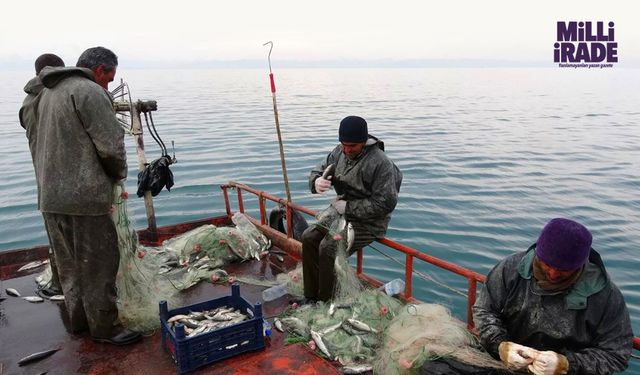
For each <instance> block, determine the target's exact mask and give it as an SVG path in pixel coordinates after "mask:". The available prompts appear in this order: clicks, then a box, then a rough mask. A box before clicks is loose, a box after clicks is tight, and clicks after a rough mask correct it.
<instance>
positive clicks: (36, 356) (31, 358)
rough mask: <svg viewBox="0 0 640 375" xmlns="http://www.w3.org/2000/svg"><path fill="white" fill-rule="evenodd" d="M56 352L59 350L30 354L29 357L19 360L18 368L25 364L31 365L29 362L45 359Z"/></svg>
mask: <svg viewBox="0 0 640 375" xmlns="http://www.w3.org/2000/svg"><path fill="white" fill-rule="evenodd" d="M58 350H60V348H55V349H49V350H45V351H42V352H37V353H33V354H30V355H28V356H26V357H24V358H22V359H21V360H19V361H18V366H22V365H26V364H27V363H31V362H35V361H39V360H41V359H43V358H47V357H48V356H50V355H52V354H53V353H55V352H57V351H58Z"/></svg>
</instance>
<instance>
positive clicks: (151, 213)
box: [131, 101, 158, 235]
mask: <svg viewBox="0 0 640 375" xmlns="http://www.w3.org/2000/svg"><path fill="white" fill-rule="evenodd" d="M139 105H140V101H138V102H137V103H135V104H133V108H131V120H132V133H133V139H134V140H135V142H136V152H137V154H138V170H139V171H144V168H145V164H146V163H147V158H146V156H145V154H144V139H143V137H142V121H141V119H140V110H139V108H138V106H139ZM144 208H145V211H146V212H147V222H148V224H149V232H151V233H152V234H153V235H155V234H156V232H157V231H158V227H157V225H156V214H155V210H154V209H153V197H152V196H151V191H149V190H147V191H145V192H144Z"/></svg>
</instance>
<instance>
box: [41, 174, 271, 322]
mask: <svg viewBox="0 0 640 375" xmlns="http://www.w3.org/2000/svg"><path fill="white" fill-rule="evenodd" d="M127 198H128V194H127V193H126V192H125V191H124V187H123V186H122V185H121V184H116V185H114V189H113V207H112V209H113V211H112V219H113V221H114V223H115V224H116V230H117V233H118V247H119V251H120V266H119V269H118V275H117V277H116V288H117V291H118V301H117V304H118V311H119V318H120V320H121V321H122V323H123V324H124V325H125V326H126V327H127V328H130V329H133V330H137V331H142V332H146V331H150V330H153V329H156V328H158V326H159V324H160V323H159V319H158V303H159V301H161V300H166V301H167V302H168V304H169V306H172V305H173V306H176V305H178V303H177V302H178V293H179V292H180V291H182V290H185V289H188V288H190V287H192V286H193V285H195V284H197V283H198V282H200V281H202V280H207V281H210V282H214V283H226V282H227V281H228V277H229V276H228V274H227V272H226V271H225V270H224V269H222V268H221V267H223V266H224V265H226V264H229V263H231V262H238V261H245V260H249V259H259V258H260V255H261V254H262V253H263V252H264V251H266V250H267V249H268V248H269V247H270V246H271V243H270V241H269V240H268V239H267V238H266V237H265V236H264V235H263V234H262V233H261V232H260V231H259V230H258V229H257V228H256V227H255V226H254V225H253V224H252V223H251V222H250V221H249V220H248V219H247V218H246V216H245V215H244V214H242V213H236V214H235V215H234V216H233V217H232V221H233V223H234V224H235V225H236V226H235V227H215V226H213V225H204V226H201V227H198V228H195V229H193V230H191V231H189V232H186V233H183V234H181V235H179V236H176V237H173V238H171V239H169V240H167V241H164V242H163V243H162V246H159V247H146V246H143V245H140V244H139V242H138V237H137V234H136V231H135V229H134V225H133V223H132V221H131V219H130V215H129V212H128V209H127ZM36 279H37V281H38V283H39V284H43V285H46V284H47V283H49V282H50V280H51V269H50V267H47V269H46V270H45V271H44V272H43V273H42V274H41V275H39V276H38V277H37V278H36Z"/></svg>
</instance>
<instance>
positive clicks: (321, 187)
mask: <svg viewBox="0 0 640 375" xmlns="http://www.w3.org/2000/svg"><path fill="white" fill-rule="evenodd" d="M330 179H331V177H329V178H328V179H326V178H323V177H318V178H316V181H315V182H314V183H313V185H314V187H315V188H316V193H318V194H322V193H324V192H325V191H327V190H329V188H330V187H331V180H330Z"/></svg>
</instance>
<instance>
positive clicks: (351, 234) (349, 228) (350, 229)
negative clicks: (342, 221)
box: [347, 223, 356, 252]
mask: <svg viewBox="0 0 640 375" xmlns="http://www.w3.org/2000/svg"><path fill="white" fill-rule="evenodd" d="M355 238H356V233H355V231H354V230H353V225H351V223H349V224H347V252H348V251H349V250H351V247H352V246H353V241H354V240H355Z"/></svg>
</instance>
